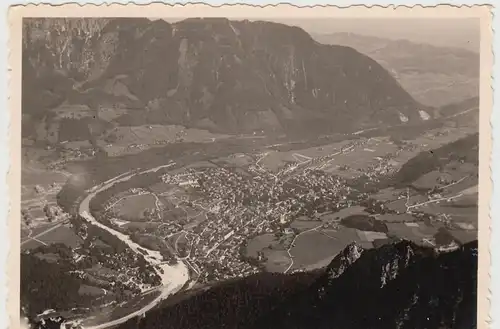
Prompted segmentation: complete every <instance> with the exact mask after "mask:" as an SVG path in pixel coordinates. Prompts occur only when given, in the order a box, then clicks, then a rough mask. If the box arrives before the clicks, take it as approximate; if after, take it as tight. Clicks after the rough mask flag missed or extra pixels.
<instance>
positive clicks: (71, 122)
mask: <svg viewBox="0 0 500 329" xmlns="http://www.w3.org/2000/svg"><path fill="white" fill-rule="evenodd" d="M103 10H106V8H103ZM107 13H108V15H109V13H110V12H109V11H107ZM165 13H166V15H164V16H161V17H159V16H160V13H158V16H156V17H150V16H145V17H107V16H106V17H104V16H103V17H24V18H23V19H22V46H21V47H22V55H21V54H19V55H20V56H22V64H21V65H22V87H21V96H20V97H21V109H20V112H21V115H20V117H21V132H20V134H21V163H20V169H19V170H20V171H21V198H20V200H21V205H20V214H19V215H18V214H16V216H19V217H20V224H19V225H20V226H21V229H20V232H21V237H20V290H19V292H20V296H19V297H20V314H21V321H22V323H23V326H24V328H33V329H45V328H47V329H49V328H66V329H70V328H72V329H108V328H110V329H111V328H113V329H133V328H134V329H135V328H138V329H223V328H227V329H308V328H317V329H346V328H348V329H461V328H467V329H470V328H477V327H478V326H479V327H481V325H482V324H481V325H479V324H478V306H477V305H478V288H477V286H478V239H479V235H478V232H479V231H480V230H479V226H480V224H479V223H480V221H483V220H485V219H483V218H480V216H479V215H478V214H479V213H481V212H480V211H479V208H480V202H478V200H479V199H480V198H479V197H478V193H479V190H480V184H479V182H480V179H479V178H480V170H479V167H480V166H482V165H483V164H482V162H483V161H489V158H485V157H482V158H481V161H480V160H479V159H480V152H479V144H480V143H479V141H480V135H481V134H483V131H482V130H481V131H480V126H481V125H480V121H481V120H483V119H481V120H480V118H481V116H480V110H479V109H480V94H481V93H480V90H481V88H480V87H481V83H482V82H481V83H480V80H481V79H480V78H481V74H480V72H481V65H480V63H481V49H482V48H481V40H483V39H482V38H481V33H484V32H483V31H482V30H481V18H479V17H457V18H439V17H436V16H435V15H434V16H432V17H430V18H425V17H418V18H411V17H410V18H409V17H404V18H397V17H388V18H384V17H375V18H370V17H356V16H352V17H333V18H327V17H326V18H325V17H318V18H314V17H307V18H294V17H284V16H279V17H276V18H269V17H268V16H267V15H266V17H265V18H259V17H254V16H251V17H250V16H249V17H244V18H242V17H238V18H231V17H225V16H221V17H198V16H192V17H169V16H168V11H165ZM75 14H76V13H73V14H72V15H75ZM115 15H116V16H119V15H118V13H116V14H115ZM20 35H21V33H20ZM20 61H21V60H20ZM487 83H488V82H487ZM482 110H483V109H481V112H482ZM486 120H488V119H486ZM481 127H482V126H481ZM481 129H482V128H481ZM480 163H481V164H480ZM483 168H484V167H483ZM481 175H483V172H482V171H481ZM485 175H489V173H485ZM484 177H489V176H484ZM482 298H486V297H485V296H482Z"/></svg>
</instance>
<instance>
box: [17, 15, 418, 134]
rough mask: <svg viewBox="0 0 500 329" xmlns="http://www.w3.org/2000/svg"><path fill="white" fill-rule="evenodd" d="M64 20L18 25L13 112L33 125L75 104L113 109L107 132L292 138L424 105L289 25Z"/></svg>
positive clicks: (379, 120) (409, 112)
mask: <svg viewBox="0 0 500 329" xmlns="http://www.w3.org/2000/svg"><path fill="white" fill-rule="evenodd" d="M70 20H71V19H62V20H54V21H52V20H49V21H47V19H32V20H29V21H26V22H25V28H24V35H25V40H24V43H23V44H24V49H23V72H24V73H23V90H25V92H24V93H23V95H24V97H23V113H25V114H27V115H30V116H32V117H37V118H38V120H40V117H42V118H43V117H47V116H52V117H54V114H53V112H54V110H53V109H54V108H59V109H61V111H62V112H68V111H71V110H68V108H69V107H70V106H75V105H82V106H85V107H86V108H87V110H86V111H87V112H86V113H85V116H87V117H89V116H90V117H94V118H97V119H99V118H101V117H100V114H99V113H100V110H101V108H109V107H117V108H120V109H122V110H123V111H124V113H123V114H122V115H119V116H118V118H116V120H113V122H114V123H115V124H118V125H132V126H134V125H145V124H151V123H152V122H154V123H160V124H180V125H184V126H191V127H203V128H207V129H212V130H215V131H220V132H227V133H241V132H244V133H245V132H246V133H250V132H254V131H256V130H264V131H267V132H279V133H283V132H285V133H291V132H292V133H298V132H300V131H303V130H304V129H303V126H304V124H308V125H310V126H313V127H316V128H317V129H316V130H318V131H323V132H331V131H340V130H349V129H352V127H358V128H359V127H370V126H374V125H384V124H391V123H400V122H401V120H402V119H401V118H405V120H409V121H413V120H416V121H418V120H420V118H419V115H418V110H420V109H424V108H425V107H423V106H422V105H420V104H419V103H418V102H416V101H415V100H414V99H413V98H412V97H411V96H410V95H409V94H408V93H407V92H406V91H405V90H404V89H403V88H401V86H400V85H399V83H398V82H397V81H396V80H395V79H393V78H392V77H391V76H390V74H389V73H388V72H387V71H386V70H385V69H384V68H382V67H381V66H380V65H379V64H377V63H376V62H375V61H374V60H372V59H371V58H369V57H367V56H365V55H363V54H361V53H359V52H357V51H356V50H354V49H352V48H349V47H343V46H334V45H322V44H319V43H318V42H316V41H314V39H313V38H312V37H311V36H310V35H309V34H308V33H307V32H305V31H304V30H302V29H300V28H297V27H289V26H286V25H283V24H278V23H270V22H263V21H257V22H249V21H230V20H228V19H187V20H184V21H180V22H176V23H174V24H170V23H167V22H166V21H163V20H157V21H150V20H147V19H123V18H121V19H109V20H108V19H106V20H103V21H99V20H98V19H96V20H95V21H92V22H89V23H86V24H83V23H78V21H77V20H76V19H74V20H75V21H71V22H69V21H70ZM51 26H52V27H55V28H53V29H52V31H51V32H48V33H46V34H45V35H43V34H42V37H41V36H40V35H41V32H40V30H41V29H45V28H48V27H51ZM75 26H76V27H75ZM80 26H85V28H84V29H82V28H77V27H80ZM35 67H36V69H35ZM49 82H50V83H49ZM48 85H50V86H51V87H50V88H48V90H47V86H48ZM136 109H140V110H136ZM48 113H50V115H48ZM55 117H57V115H55ZM35 121H36V120H35Z"/></svg>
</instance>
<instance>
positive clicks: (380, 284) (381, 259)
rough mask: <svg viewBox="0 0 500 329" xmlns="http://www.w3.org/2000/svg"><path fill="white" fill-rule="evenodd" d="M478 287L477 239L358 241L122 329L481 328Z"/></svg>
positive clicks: (160, 311) (183, 302)
mask: <svg viewBox="0 0 500 329" xmlns="http://www.w3.org/2000/svg"><path fill="white" fill-rule="evenodd" d="M345 265H347V266H345ZM343 266H345V267H343ZM460 269H462V271H459V270H460ZM457 271H459V272H457ZM332 274H335V275H332ZM476 285H477V240H476V241H473V242H470V243H467V244H465V245H463V246H460V247H457V248H456V249H455V250H453V251H446V252H442V251H438V250H436V249H432V248H427V247H420V246H417V245H415V244H414V243H412V242H409V241H406V240H400V241H399V242H393V243H391V244H387V245H384V246H382V247H379V248H376V249H368V250H363V249H362V248H361V247H360V246H359V245H357V244H356V243H352V244H350V245H348V246H347V247H346V248H345V249H344V250H343V251H342V252H341V253H339V254H338V255H337V256H336V257H335V258H334V260H332V262H331V263H330V264H329V265H328V266H327V267H326V268H324V269H322V270H319V271H315V272H305V273H301V272H298V273H295V274H288V275H284V274H270V273H261V274H257V275H253V276H251V277H248V278H244V279H239V280H233V281H231V282H227V283H220V284H219V285H216V286H214V287H212V288H210V289H209V290H207V291H205V292H201V293H198V294H195V295H194V296H192V297H190V298H188V299H184V300H181V301H180V302H178V303H177V304H174V305H170V306H164V307H161V306H160V308H156V309H154V310H151V311H150V312H148V314H146V316H145V317H141V318H137V319H131V320H129V321H127V322H125V323H123V324H121V325H119V326H118V328H122V329H126V328H141V329H154V328H160V327H161V328H179V327H182V328H186V329H195V328H196V329H198V328H206V329H209V328H214V329H215V328H241V329H243V328H244V329H255V328H264V329H265V328H274V329H280V328H301V329H302V328H310V327H311V326H314V327H315V328H335V329H337V328H339V329H340V328H428V329H433V328H436V329H443V328H475V327H476V319H475V316H476V315H475V314H476V307H477V306H476V299H477V292H476ZM223 296H225V297H224V298H223ZM228 298H229V299H228ZM228 301H229V302H228ZM192 312H196V314H197V316H196V317H192V316H184V315H186V314H191V313H192ZM52 321H53V322H54V323H55V324H57V325H59V324H60V323H61V322H62V321H63V319H60V318H59V319H56V318H54V319H53V320H52ZM45 322H46V323H45V324H42V323H41V322H38V324H37V325H36V326H35V327H36V328H39V329H42V328H50V324H48V323H49V321H47V320H46V321H45Z"/></svg>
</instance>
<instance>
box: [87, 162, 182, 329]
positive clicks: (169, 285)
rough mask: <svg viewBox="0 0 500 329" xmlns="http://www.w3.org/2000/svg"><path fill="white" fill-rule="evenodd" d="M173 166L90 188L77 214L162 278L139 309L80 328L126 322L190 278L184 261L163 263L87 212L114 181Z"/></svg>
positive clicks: (157, 255) (100, 328) (155, 254)
mask: <svg viewBox="0 0 500 329" xmlns="http://www.w3.org/2000/svg"><path fill="white" fill-rule="evenodd" d="M173 165H175V163H170V164H167V165H161V166H158V167H155V168H152V169H147V170H144V171H139V172H134V173H125V174H121V175H119V176H116V177H115V178H112V179H110V180H108V181H106V182H104V183H102V184H100V185H98V186H96V187H94V188H92V189H91V190H90V193H89V194H88V195H87V196H86V197H85V199H83V201H82V202H81V203H80V206H79V210H78V212H79V214H80V216H82V217H83V218H85V219H86V220H87V221H88V222H89V223H91V224H93V225H95V226H98V227H99V228H101V229H103V230H106V231H108V232H109V233H111V234H113V235H114V236H116V237H117V238H119V239H120V240H122V241H123V242H125V243H126V244H127V245H128V246H129V247H130V249H132V250H133V251H134V252H136V253H137V254H140V255H142V256H144V259H145V260H146V261H147V262H148V263H150V264H151V266H152V267H153V268H154V269H155V271H156V273H157V274H158V275H159V276H160V278H161V286H160V287H158V288H157V289H159V290H160V291H161V293H160V295H159V296H158V297H156V298H155V299H154V300H152V301H151V302H150V303H149V304H147V305H145V306H144V307H142V308H141V309H140V310H137V311H135V312H132V313H130V314H127V315H126V316H123V317H121V318H119V319H116V320H112V321H109V322H105V323H101V324H98V325H94V326H88V327H83V328H84V329H104V328H108V327H111V326H115V325H118V324H120V323H123V322H125V321H127V320H129V319H131V318H133V317H136V316H139V315H141V314H144V313H145V312H147V311H149V310H150V309H152V308H153V307H155V306H156V305H157V304H158V303H159V302H160V301H162V300H163V299H165V298H167V297H168V296H170V295H172V294H174V293H176V292H178V291H179V290H180V289H181V288H182V287H183V286H184V285H185V283H186V282H187V281H188V280H189V274H188V268H187V266H186V264H184V263H183V262H181V261H179V262H178V263H177V264H176V265H174V266H170V265H168V264H165V263H164V261H163V257H162V256H161V254H160V252H158V251H154V250H149V249H146V248H144V247H142V246H140V245H138V244H137V243H135V242H134V241H132V240H131V239H130V237H129V236H128V235H125V234H123V233H121V232H118V231H116V230H114V229H112V228H110V227H108V226H106V225H104V224H102V223H100V222H99V221H98V220H96V219H95V218H94V216H92V214H91V213H90V207H89V206H90V202H91V201H92V199H93V198H94V197H95V196H96V195H97V194H98V193H100V192H102V191H104V190H106V189H108V188H110V187H112V186H113V185H114V184H117V183H120V182H124V181H127V180H130V179H131V178H132V177H134V176H136V175H142V174H146V173H149V172H156V171H158V170H160V169H162V168H168V167H171V166H173ZM139 248H140V249H142V250H143V251H146V254H143V253H141V252H140V251H139ZM162 272H163V273H162Z"/></svg>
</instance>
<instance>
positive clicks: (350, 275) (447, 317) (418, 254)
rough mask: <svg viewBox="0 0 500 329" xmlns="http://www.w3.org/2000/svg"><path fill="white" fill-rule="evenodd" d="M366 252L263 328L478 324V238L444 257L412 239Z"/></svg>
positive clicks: (354, 251) (355, 253) (345, 258)
mask: <svg viewBox="0 0 500 329" xmlns="http://www.w3.org/2000/svg"><path fill="white" fill-rule="evenodd" d="M360 250H361V249H360V248H359V247H358V248H354V247H353V246H349V247H348V249H346V250H344V252H343V253H341V254H339V256H337V258H338V259H337V258H336V259H334V260H333V262H332V263H331V264H330V266H329V268H328V270H327V272H326V273H325V275H323V277H321V278H319V279H318V280H317V281H316V282H315V283H314V284H313V285H312V286H311V287H310V288H309V289H307V290H306V291H304V292H301V293H299V294H297V295H296V296H294V297H293V298H290V299H289V300H288V301H287V302H286V303H284V304H283V305H280V306H279V308H278V309H277V310H275V311H273V312H271V313H269V314H268V315H267V316H266V317H264V318H262V319H260V321H259V322H258V326H256V327H255V328H257V327H258V328H274V329H276V328H351V329H352V328H360V329H361V328H380V329H382V328H384V329H386V328H398V329H400V328H413V329H415V328H436V329H437V328H440V329H441V328H475V327H476V314H477V310H476V299H477V290H476V289H477V287H476V285H477V241H476V242H473V243H470V244H467V245H465V246H463V247H461V248H460V249H458V250H456V251H453V252H449V253H443V254H438V253H437V252H436V251H434V250H432V249H426V248H422V247H418V246H416V245H414V244H413V243H410V242H408V241H402V242H399V243H395V244H389V245H385V246H383V247H381V248H378V249H373V250H365V251H361V253H360ZM353 260H354V261H353ZM349 263H350V264H351V265H350V266H348V267H347V268H344V269H343V271H342V274H341V275H339V276H337V277H335V276H331V275H330V274H331V273H333V272H338V269H339V268H341V267H342V265H341V264H349ZM339 265H340V266H339Z"/></svg>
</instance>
